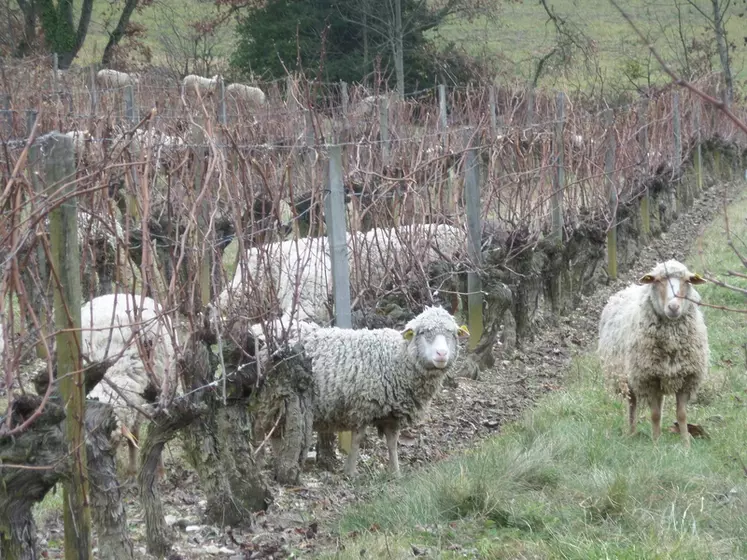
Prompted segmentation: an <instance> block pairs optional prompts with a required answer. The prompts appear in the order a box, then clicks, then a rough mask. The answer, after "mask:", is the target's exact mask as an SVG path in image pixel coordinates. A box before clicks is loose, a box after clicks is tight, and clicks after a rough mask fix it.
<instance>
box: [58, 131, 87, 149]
mask: <svg viewBox="0 0 747 560" xmlns="http://www.w3.org/2000/svg"><path fill="white" fill-rule="evenodd" d="M64 135H65V136H67V137H68V138H71V139H72V140H73V147H74V148H75V151H76V152H77V153H80V152H82V151H83V150H85V147H86V142H87V141H89V140H90V139H91V133H90V132H88V131H87V130H70V131H68V132H65V134H64Z"/></svg>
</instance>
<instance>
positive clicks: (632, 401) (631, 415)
mask: <svg viewBox="0 0 747 560" xmlns="http://www.w3.org/2000/svg"><path fill="white" fill-rule="evenodd" d="M637 408H638V397H636V396H635V393H634V392H633V391H631V390H628V433H629V434H630V435H631V436H634V435H635V431H636V424H637V422H636V413H637Z"/></svg>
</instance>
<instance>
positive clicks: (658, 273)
mask: <svg viewBox="0 0 747 560" xmlns="http://www.w3.org/2000/svg"><path fill="white" fill-rule="evenodd" d="M639 282H640V283H641V285H631V286H628V287H627V288H625V289H624V290H621V291H619V292H617V293H616V294H613V295H612V296H611V297H610V299H609V301H608V302H607V304H606V305H605V307H604V309H603V310H602V315H601V317H600V320H599V345H598V352H599V356H600V359H601V363H602V368H603V370H604V373H605V378H606V381H607V382H608V383H609V384H611V385H612V387H611V388H612V389H613V390H614V391H616V392H621V393H622V394H623V395H624V396H625V397H627V401H628V410H627V417H628V428H629V432H630V434H631V435H633V434H635V430H636V406H637V404H638V401H639V400H640V399H644V400H645V401H648V404H649V407H650V408H651V424H652V436H653V439H654V441H656V440H657V439H658V438H659V436H660V434H661V409H662V403H663V399H664V395H667V394H674V395H676V400H677V422H678V424H679V431H680V435H681V438H682V442H683V443H684V444H685V446H689V445H690V439H689V434H688V431H687V414H686V407H687V402H688V399H689V397H690V396H691V395H692V394H693V393H694V392H695V391H696V390H697V388H698V386H699V384H700V383H701V381H702V380H703V378H704V377H705V376H706V374H707V371H708V360H709V349H708V333H707V330H706V325H705V322H704V320H703V315H702V313H701V311H700V309H699V307H698V306H697V304H698V303H699V302H700V296H699V294H698V292H697V291H696V290H695V288H694V287H693V285H698V284H703V283H704V282H705V280H704V279H703V278H702V277H701V276H700V275H699V274H695V273H693V272H690V271H689V270H688V269H687V267H686V266H685V265H683V264H682V263H680V262H678V261H676V260H674V259H672V260H669V261H667V262H664V263H659V264H657V265H656V266H655V267H654V268H653V269H652V270H651V271H650V272H649V273H648V274H646V275H644V276H643V277H642V278H641V279H640V280H639Z"/></svg>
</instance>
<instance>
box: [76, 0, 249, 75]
mask: <svg viewBox="0 0 747 560" xmlns="http://www.w3.org/2000/svg"><path fill="white" fill-rule="evenodd" d="M123 4H124V2H123V0H117V1H115V2H114V3H110V2H109V1H105V0H94V3H93V6H94V8H93V15H92V16H91V26H90V31H89V33H88V36H87V38H86V41H85V43H84V45H83V49H82V51H81V53H80V55H79V57H78V59H77V62H78V63H79V64H81V65H86V64H91V63H94V62H99V61H100V60H101V55H102V54H103V52H104V47H106V43H107V41H108V38H109V36H108V32H109V31H111V30H112V29H114V27H116V25H117V21H118V18H119V15H120V13H121V9H122V6H123ZM76 7H78V8H80V6H79V3H76ZM216 13H217V12H216V9H215V5H214V3H213V2H212V1H205V0H156V1H155V2H153V4H152V5H151V6H149V7H146V8H144V9H142V10H141V11H139V12H137V11H136V12H135V14H133V16H132V22H134V23H138V24H141V25H143V26H145V28H146V30H147V31H146V35H145V37H144V39H143V42H144V44H145V45H146V46H147V47H149V48H150V49H151V51H152V53H153V63H154V64H164V63H165V56H164V54H165V53H164V50H165V48H166V47H165V46H164V43H163V42H162V41H161V40H160V39H159V38H160V37H161V36H168V37H169V39H170V40H171V42H172V43H173V42H174V38H175V36H177V35H178V36H181V37H185V38H186V37H188V36H190V35H191V33H192V30H191V28H190V27H189V25H190V23H192V22H195V21H203V22H204V21H206V20H208V19H210V18H212V17H214V16H215V14H216ZM234 42H235V36H234V27H233V25H232V24H231V25H229V26H227V27H225V28H223V29H222V31H221V32H220V33H219V35H218V37H217V38H216V40H215V46H214V49H213V55H214V56H215V57H216V58H218V59H223V58H225V57H227V56H228V55H229V54H230V53H231V50H232V48H233V44H234Z"/></svg>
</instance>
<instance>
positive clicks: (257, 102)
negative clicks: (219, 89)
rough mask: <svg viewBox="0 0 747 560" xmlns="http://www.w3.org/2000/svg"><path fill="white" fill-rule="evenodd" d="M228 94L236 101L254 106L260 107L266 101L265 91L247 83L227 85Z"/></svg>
mask: <svg viewBox="0 0 747 560" xmlns="http://www.w3.org/2000/svg"><path fill="white" fill-rule="evenodd" d="M226 95H229V96H230V97H232V98H233V99H234V100H235V101H238V102H241V103H246V104H248V105H249V106H251V107H254V108H256V107H260V106H262V105H264V104H265V102H266V96H265V92H263V91H262V90H261V89H259V88H258V87H254V86H247V85H245V84H238V83H234V84H230V85H229V86H228V87H226Z"/></svg>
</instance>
